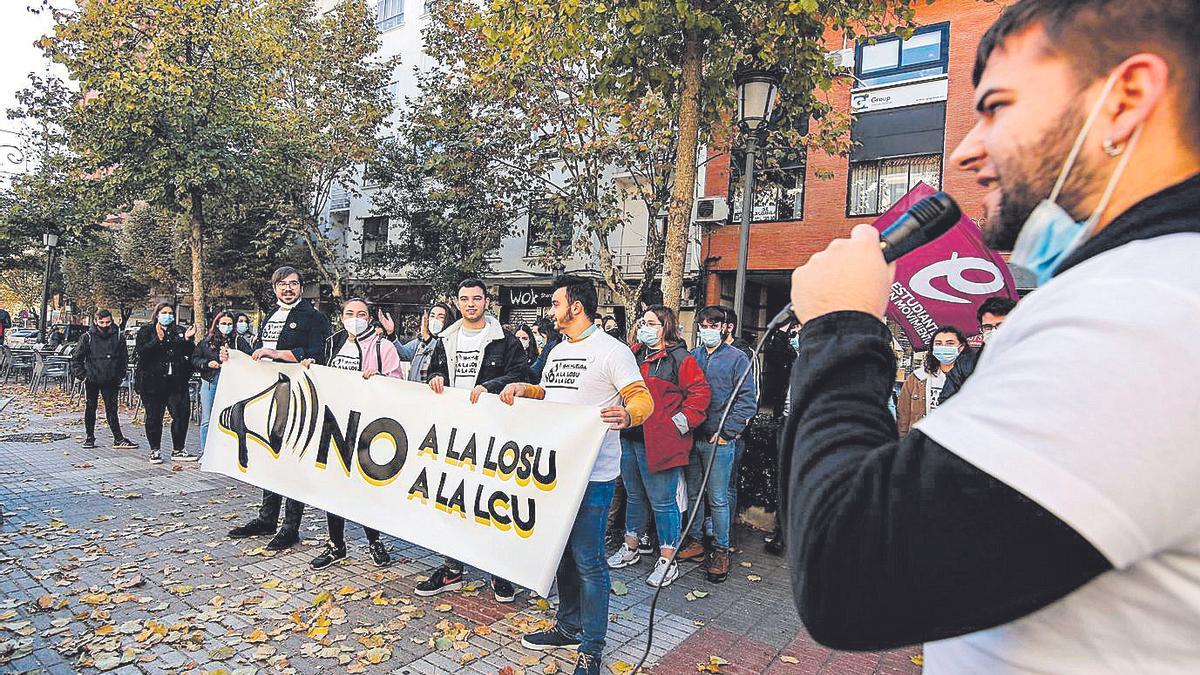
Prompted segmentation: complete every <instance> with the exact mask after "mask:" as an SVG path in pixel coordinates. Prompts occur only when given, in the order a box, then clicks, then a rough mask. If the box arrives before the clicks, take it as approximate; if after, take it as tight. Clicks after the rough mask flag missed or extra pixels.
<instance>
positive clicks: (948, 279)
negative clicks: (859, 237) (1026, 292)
mask: <svg viewBox="0 0 1200 675" xmlns="http://www.w3.org/2000/svg"><path fill="white" fill-rule="evenodd" d="M935 192H937V191H936V190H934V189H933V188H931V187H929V186H928V185H926V184H924V183H917V185H916V186H915V187H914V188H913V189H912V190H909V192H908V194H906V195H904V197H902V198H901V199H900V201H898V202H896V204H895V205H894V206H892V208H890V209H888V210H887V212H886V213H884V214H883V215H882V216H880V217H879V219H878V220H876V221H875V222H874V223H872V225H874V226H875V229H877V230H879V231H880V232H882V231H884V230H886V229H887V228H888V226H889V225H891V224H892V223H894V222H896V219H898V218H899V217H900V215H901V214H903V213H904V212H905V211H907V210H908V209H909V208H910V207H911V206H912V205H913V204H916V203H917V202H919V201H921V200H922V199H924V198H925V197H928V196H929V195H931V194H934V193H935ZM1016 288H1017V285H1016V282H1014V281H1013V278H1012V274H1011V273H1010V272H1009V271H1008V265H1007V264H1006V263H1005V262H1004V259H1003V258H1001V257H1000V255H999V254H998V253H996V252H995V251H993V250H991V249H989V248H988V247H987V246H986V245H984V243H983V238H982V236H981V235H980V233H979V226H978V225H976V224H975V221H973V220H971V219H970V218H968V217H967V216H965V215H964V216H963V217H962V219H961V220H959V221H958V224H957V225H955V226H954V228H953V229H951V230H950V231H949V232H947V233H946V234H945V235H943V236H942V237H940V238H939V239H937V240H935V241H933V242H932V243H930V244H928V245H926V246H923V247H921V248H919V249H917V250H915V251H913V252H912V253H909V254H908V255H906V256H904V257H903V258H900V260H898V261H896V281H895V282H894V283H893V284H892V294H891V298H890V299H889V302H888V310H887V313H888V316H890V317H892V318H893V319H895V320H896V322H897V323H899V324H900V327H901V328H903V329H904V334H905V335H907V336H908V339H909V341H910V342H911V343H912V347H913V349H914V350H916V351H924V350H926V349H928V348H929V344H930V342H931V341H932V340H933V335H934V333H935V332H936V331H937V329H938V327H939V326H945V325H953V326H957V327H958V328H959V329H961V330H962V331H963V332H964V333H966V334H967V335H974V334H976V333H978V332H979V324H978V321H977V320H976V318H975V310H976V308H977V307H979V303H981V302H983V301H984V300H986V299H987V298H990V297H992V296H1000V297H1004V298H1010V299H1012V300H1016V299H1017V291H1016Z"/></svg>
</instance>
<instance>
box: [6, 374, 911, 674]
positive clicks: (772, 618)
mask: <svg viewBox="0 0 1200 675" xmlns="http://www.w3.org/2000/svg"><path fill="white" fill-rule="evenodd" d="M9 396H11V397H14V400H13V401H12V402H11V403H10V404H9V405H8V407H7V408H6V409H4V410H3V412H2V413H0V436H3V435H5V434H10V433H18V432H23V433H29V432H57V433H61V434H66V435H67V438H65V439H62V440H57V441H48V442H33V443H28V442H4V441H0V504H3V510H4V520H3V523H2V524H0V672H3V673H20V672H47V673H55V674H57V673H76V672H98V671H107V672H115V673H120V674H122V675H126V674H136V673H197V674H199V673H213V674H216V673H239V674H240V673H256V672H261V673H268V672H271V673H274V672H285V673H286V672H299V673H318V672H348V673H355V672H367V673H400V674H422V675H424V674H433V673H480V674H483V673H486V674H494V673H503V674H504V675H517V674H518V673H527V674H534V673H555V672H567V673H569V672H571V668H572V666H573V663H574V653H572V652H568V651H565V650H559V651H556V652H551V653H534V652H528V651H526V650H524V649H522V648H521V646H520V635H521V633H523V632H525V631H527V630H530V629H536V628H539V627H542V626H545V625H549V623H550V622H551V620H552V619H553V606H554V604H555V602H556V600H557V598H556V597H554V596H553V595H552V596H551V598H549V599H548V600H541V599H538V598H533V597H530V594H529V593H528V592H523V593H521V594H520V595H519V596H518V598H517V602H515V603H513V604H508V605H502V604H499V603H496V602H495V601H494V600H493V599H492V597H491V593H490V590H489V589H488V588H487V585H486V578H487V577H486V575H484V574H482V573H480V572H478V571H475V570H469V572H468V574H469V577H470V578H471V579H472V580H474V581H473V582H472V584H471V585H469V586H468V590H466V591H464V592H460V593H454V594H445V595H442V596H438V597H435V598H418V597H416V596H414V595H413V594H412V590H413V586H415V584H416V583H417V582H418V581H420V580H422V579H424V578H425V575H427V574H428V573H429V572H430V570H432V569H433V568H435V567H436V566H437V565H438V564H440V562H441V556H439V555H437V554H435V553H433V552H431V551H428V550H424V549H421V548H418V547H415V546H412V545H409V544H407V543H405V542H403V541H400V540H398V539H395V538H393V537H388V536H386V535H385V537H384V541H385V542H386V543H387V544H388V546H389V549H390V550H391V553H392V556H393V559H394V561H395V563H394V564H393V565H392V566H391V567H388V568H385V569H378V568H375V567H374V566H372V565H371V564H370V559H369V556H368V555H367V551H366V547H365V540H364V539H363V537H362V533H361V530H360V529H358V528H357V527H356V526H354V525H351V526H350V527H348V528H347V540H348V543H349V544H350V556H351V557H350V559H349V560H348V561H346V562H345V563H343V564H340V565H335V566H334V567H332V568H329V569H327V570H323V571H321V572H313V571H312V570H311V569H310V568H309V567H308V561H309V560H310V559H311V558H312V557H313V556H314V555H316V553H317V552H318V551H319V545H320V543H321V542H322V541H323V539H324V532H325V523H324V519H323V518H321V517H320V514H319V513H314V512H313V511H312V510H309V511H307V512H306V514H305V520H304V525H303V528H302V535H303V537H304V542H303V543H302V544H301V545H299V546H296V547H293V548H292V549H291V550H289V551H286V552H282V553H277V554H273V553H270V552H267V551H265V550H264V549H263V548H262V546H263V544H265V543H266V540H265V539H251V540H241V541H233V540H230V539H227V538H226V537H225V532H226V530H227V529H228V528H230V527H232V526H233V525H234V524H238V523H240V522H241V521H243V520H244V519H245V518H247V517H248V516H249V515H250V514H251V513H252V512H253V511H254V509H255V507H256V505H257V501H258V497H259V496H260V495H261V492H260V491H259V490H258V489H257V488H254V487H252V486H249V485H246V484H243V483H239V482H237V481H235V480H232V479H229V478H226V477H224V476H219V475H215V474H206V473H203V472H201V471H199V470H198V468H197V466H196V465H194V464H186V465H185V464H172V463H170V462H167V463H164V464H162V465H160V466H153V465H150V464H149V463H147V462H146V460H145V454H146V453H145V450H138V451H115V450H112V449H111V448H106V447H103V446H104V445H107V444H109V443H110V442H111V439H109V438H108V436H107V431H106V429H104V428H103V419H101V424H100V425H99V426H100V427H101V428H99V429H98V430H97V432H98V441H99V443H100V445H101V446H102V447H100V448H97V449H95V450H84V449H82V448H80V447H79V441H80V440H81V439H82V436H81V429H82V410H81V407H80V406H79V405H74V406H72V405H71V404H70V403H69V402H68V401H66V400H65V399H62V398H61V397H56V396H54V395H52V396H51V398H52V399H57V400H54V401H52V402H51V403H45V402H43V403H38V404H35V403H34V402H32V401H30V400H29V399H28V397H27V396H26V395H25V394H24V393H23V388H22V387H17V386H13V385H8V386H5V387H0V399H3V398H5V397H9ZM129 418H130V415H129V414H128V412H126V414H123V415H122V421H123V426H124V427H125V429H126V430H127V433H129V435H130V436H131V437H132V438H133V439H134V440H135V441H137V442H138V443H139V444H140V445H142V446H143V448H144V447H145V442H144V440H145V439H144V434H143V432H142V429H141V427H140V426H134V427H132V428H131V427H130V425H129V423H128V420H129ZM196 436H197V432H196V428H195V426H194V425H193V427H192V430H191V433H190V438H189V448H190V449H191V450H192V451H193V452H194V451H195V450H196V446H197V444H198V440H197V438H196ZM739 535H740V540H741V542H742V543H743V544H744V545H745V550H743V551H740V552H739V553H738V554H737V556H736V557H735V561H736V562H737V563H738V566H737V567H735V571H734V573H731V574H730V577H729V580H728V581H727V582H726V583H724V584H710V583H708V582H707V581H706V580H705V579H704V574H703V572H702V571H701V570H699V569H698V568H697V566H696V565H694V564H686V563H685V564H684V565H683V566H682V568H681V571H682V574H681V576H680V578H679V580H678V581H676V582H675V584H674V585H672V586H671V587H670V588H668V589H666V590H664V592H663V594H662V596H661V597H660V600H659V603H658V612H657V620H656V624H655V644H654V648H653V649H652V651H651V658H650V660H649V661H648V664H649V665H650V668H651V671H652V672H654V673H665V674H675V673H695V672H697V667H698V666H699V665H705V666H707V667H711V668H715V670H713V671H712V672H722V673H734V674H737V673H771V674H773V675H775V674H778V675H791V674H799V673H820V674H823V675H838V674H846V675H857V674H859V673H861V674H863V675H867V674H878V675H883V674H888V675H901V674H907V673H919V672H920V670H921V668H920V666H919V665H917V663H918V662H919V658H917V657H918V655H919V654H920V650H919V648H918V647H911V648H907V649H901V650H897V651H893V652H885V653H848V652H837V651H833V650H830V649H827V648H825V647H822V646H820V645H818V644H816V643H815V642H814V641H813V640H812V639H811V638H810V637H809V636H808V634H807V633H806V632H805V631H804V629H803V627H802V626H801V625H800V621H799V619H798V617H797V616H796V612H795V608H794V607H793V605H792V599H791V591H790V587H789V585H788V574H787V569H786V566H785V565H783V562H782V560H780V559H778V558H773V557H771V556H767V555H765V554H763V553H762V552H761V545H760V543H759V542H760V541H761V538H760V536H759V535H758V534H757V533H755V532H753V531H751V530H749V529H741V530H740V532H739ZM650 565H651V563H649V562H646V561H645V560H643V562H642V563H641V564H639V565H637V566H634V567H631V568H627V569H623V570H618V571H616V572H614V573H613V579H614V580H619V581H621V582H623V583H624V584H625V589H619V590H625V591H626V592H625V593H624V594H623V595H616V594H614V595H612V596H610V599H611V605H610V624H609V633H608V644H607V647H606V653H605V665H606V671H607V672H612V673H622V672H626V671H627V670H628V666H629V664H633V663H636V662H637V661H638V659H639V658H640V656H641V653H642V651H643V649H644V647H645V640H646V620H647V617H648V615H649V604H650V598H651V596H652V594H653V589H652V588H650V587H648V586H646V584H645V583H644V581H643V580H644V577H645V575H647V574H649V571H650ZM693 590H695V591H703V592H707V593H708V595H707V596H705V597H703V598H699V599H695V600H692V601H689V600H687V598H686V596H687V594H688V593H689V591H693Z"/></svg>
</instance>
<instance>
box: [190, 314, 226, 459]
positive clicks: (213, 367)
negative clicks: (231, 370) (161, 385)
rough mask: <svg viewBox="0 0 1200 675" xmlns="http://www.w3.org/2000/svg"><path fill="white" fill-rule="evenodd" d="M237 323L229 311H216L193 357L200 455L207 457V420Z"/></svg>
mask: <svg viewBox="0 0 1200 675" xmlns="http://www.w3.org/2000/svg"><path fill="white" fill-rule="evenodd" d="M235 323H236V322H235V321H234V318H233V315H232V314H230V313H229V312H217V315H216V316H214V317H213V320H212V323H211V324H209V326H208V333H207V334H206V335H205V336H204V339H202V340H200V344H198V345H196V351H195V352H194V353H193V354H192V368H194V369H196V370H198V371H200V456H201V457H203V456H204V441H205V439H206V438H207V437H208V420H209V418H210V417H211V416H212V406H213V399H214V398H215V397H216V395H217V380H219V379H220V377H221V349H222V348H223V347H229V346H232V345H233V344H234V340H235V337H234V330H235V328H234V324H235Z"/></svg>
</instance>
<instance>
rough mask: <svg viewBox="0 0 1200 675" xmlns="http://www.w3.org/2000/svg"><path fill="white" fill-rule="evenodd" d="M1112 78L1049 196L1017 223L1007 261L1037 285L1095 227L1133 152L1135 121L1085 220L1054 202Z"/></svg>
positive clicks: (1113, 79)
mask: <svg viewBox="0 0 1200 675" xmlns="http://www.w3.org/2000/svg"><path fill="white" fill-rule="evenodd" d="M1116 82H1117V73H1113V74H1112V75H1110V76H1109V78H1108V81H1107V82H1105V83H1104V88H1103V89H1102V90H1101V92H1100V98H1098V99H1097V100H1096V104H1095V105H1094V106H1093V107H1092V111H1091V113H1089V114H1088V117H1087V120H1086V121H1085V122H1084V123H1083V128H1081V129H1080V130H1079V135H1077V136H1076V137H1075V144H1074V145H1073V146H1072V147H1071V152H1070V153H1068V154H1067V158H1066V160H1065V161H1064V162H1063V166H1062V170H1061V171H1059V174H1058V180H1057V181H1056V182H1055V184H1054V189H1053V190H1051V192H1050V196H1049V197H1048V198H1047V199H1043V200H1042V201H1041V202H1040V203H1039V204H1038V205H1037V207H1036V208H1034V209H1033V212H1032V213H1030V214H1029V218H1027V219H1026V220H1025V224H1024V225H1023V226H1022V227H1021V233H1020V235H1019V236H1018V237H1017V242H1016V244H1015V245H1014V246H1013V252H1012V256H1011V258H1010V262H1012V264H1014V265H1016V266H1018V267H1023V268H1025V269H1026V270H1029V272H1030V273H1032V274H1033V276H1034V277H1035V278H1036V279H1037V284H1038V286H1041V285H1043V284H1045V283H1046V282H1048V281H1050V278H1051V277H1053V276H1054V272H1055V270H1057V269H1058V268H1059V266H1060V265H1062V262H1063V260H1065V259H1066V258H1067V256H1068V255H1070V254H1071V252H1072V251H1074V250H1075V249H1076V248H1077V247H1078V246H1079V245H1080V244H1081V243H1083V241H1084V239H1086V238H1087V237H1088V235H1089V234H1091V232H1092V231H1093V230H1094V229H1095V227H1096V222H1097V221H1099V220H1100V215H1101V214H1102V213H1104V209H1105V208H1107V207H1108V203H1109V200H1111V199H1112V193H1113V190H1114V189H1115V188H1116V185H1117V181H1119V180H1120V178H1121V174H1123V173H1124V172H1125V167H1126V166H1127V165H1128V164H1129V157H1130V156H1131V155H1132V154H1133V148H1134V146H1135V145H1137V140H1138V137H1139V136H1140V135H1141V133H1142V127H1141V125H1140V124H1139V125H1138V128H1137V129H1136V130H1135V131H1134V132H1133V136H1132V137H1131V138H1130V139H1129V143H1128V144H1127V146H1126V147H1125V149H1124V153H1125V155H1124V157H1122V158H1121V161H1120V163H1119V164H1117V168H1116V170H1115V171H1113V175H1112V177H1111V178H1109V181H1108V186H1107V187H1106V188H1105V190H1104V195H1103V196H1102V197H1101V198H1100V201H1099V202H1098V203H1097V204H1096V209H1095V210H1094V211H1093V212H1092V215H1091V216H1090V217H1089V218H1088V219H1087V220H1085V221H1083V222H1079V221H1077V220H1075V219H1074V218H1073V217H1072V216H1071V214H1069V213H1067V211H1066V209H1064V208H1063V207H1061V206H1059V205H1058V196H1059V193H1060V192H1062V188H1063V186H1064V185H1065V184H1066V182H1067V176H1069V175H1070V173H1071V169H1072V168H1074V166H1075V160H1076V159H1078V158H1079V151H1080V150H1081V149H1082V148H1083V143H1084V141H1085V140H1086V139H1087V136H1088V133H1089V132H1090V131H1091V130H1092V125H1093V124H1095V122H1096V117H1097V116H1099V114H1100V110H1101V109H1102V108H1103V107H1104V102H1105V99H1107V98H1108V95H1109V93H1110V92H1111V91H1112V88H1113V85H1115V84H1116Z"/></svg>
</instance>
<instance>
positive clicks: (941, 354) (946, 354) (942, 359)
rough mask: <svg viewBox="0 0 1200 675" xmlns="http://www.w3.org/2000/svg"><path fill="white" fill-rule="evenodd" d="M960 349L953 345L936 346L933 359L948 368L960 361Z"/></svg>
mask: <svg viewBox="0 0 1200 675" xmlns="http://www.w3.org/2000/svg"><path fill="white" fill-rule="evenodd" d="M958 354H959V352H958V347H955V346H952V345H934V347H933V358H935V359H937V360H938V363H941V364H942V365H944V366H948V365H950V364H952V363H954V362H955V361H957V360H958Z"/></svg>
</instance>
